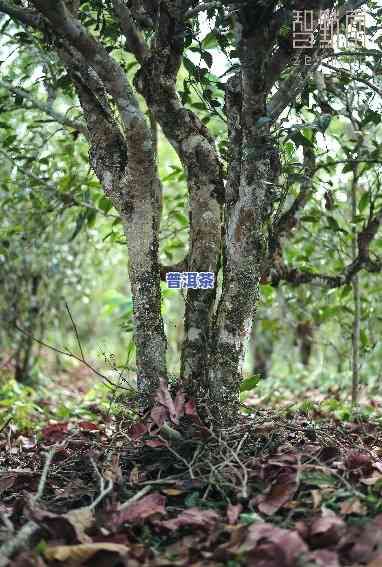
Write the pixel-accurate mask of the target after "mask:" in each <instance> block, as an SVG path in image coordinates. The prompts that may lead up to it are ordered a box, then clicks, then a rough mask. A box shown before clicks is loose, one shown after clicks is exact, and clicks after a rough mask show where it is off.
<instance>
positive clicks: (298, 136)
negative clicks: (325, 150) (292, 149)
mask: <svg viewBox="0 0 382 567" xmlns="http://www.w3.org/2000/svg"><path fill="white" fill-rule="evenodd" d="M289 137H290V139H291V140H292V142H294V143H295V144H296V146H297V147H298V146H305V147H308V148H313V147H314V145H313V143H312V142H311V141H310V140H308V138H306V137H305V136H304V135H303V134H302V133H301V132H294V133H293V134H292V135H291V136H289Z"/></svg>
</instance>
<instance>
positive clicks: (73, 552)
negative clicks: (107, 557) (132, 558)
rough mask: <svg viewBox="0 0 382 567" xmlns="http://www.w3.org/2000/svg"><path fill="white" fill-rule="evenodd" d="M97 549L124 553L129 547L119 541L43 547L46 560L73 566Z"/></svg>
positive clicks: (90, 555) (83, 560)
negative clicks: (66, 562)
mask: <svg viewBox="0 0 382 567" xmlns="http://www.w3.org/2000/svg"><path fill="white" fill-rule="evenodd" d="M98 551H110V552H114V553H118V554H119V555H122V556H123V555H126V553H127V552H128V551H129V548H128V547H127V546H126V545H122V544H120V543H106V542H105V543H85V544H81V545H57V546H54V547H47V548H45V549H44V552H43V553H44V557H45V559H48V561H52V560H56V561H67V560H68V559H69V560H70V562H71V563H70V564H71V565H73V566H75V565H76V566H77V565H81V564H82V563H84V562H85V561H88V559H90V558H91V557H93V556H94V555H95V554H96V553H98Z"/></svg>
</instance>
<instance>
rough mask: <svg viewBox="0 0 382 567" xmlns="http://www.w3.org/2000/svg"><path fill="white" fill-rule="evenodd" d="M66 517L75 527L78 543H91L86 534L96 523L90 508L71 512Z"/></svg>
mask: <svg viewBox="0 0 382 567" xmlns="http://www.w3.org/2000/svg"><path fill="white" fill-rule="evenodd" d="M64 517H65V518H66V519H67V520H69V522H70V523H71V524H72V525H73V526H74V527H75V531H76V535H77V539H78V541H80V542H81V543H90V542H91V539H90V537H89V536H88V535H87V534H86V533H85V530H88V529H89V528H90V527H91V526H92V524H93V521H94V514H93V512H92V510H89V508H88V507H85V508H78V509H77V510H71V511H70V512H68V513H67V514H64Z"/></svg>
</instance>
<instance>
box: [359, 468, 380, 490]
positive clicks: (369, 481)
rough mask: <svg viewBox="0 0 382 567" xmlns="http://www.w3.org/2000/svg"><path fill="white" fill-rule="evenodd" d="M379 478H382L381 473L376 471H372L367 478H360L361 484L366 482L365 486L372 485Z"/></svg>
mask: <svg viewBox="0 0 382 567" xmlns="http://www.w3.org/2000/svg"><path fill="white" fill-rule="evenodd" d="M379 480H382V474H380V473H379V472H377V471H374V472H373V474H372V475H371V476H368V477H367V478H361V482H362V484H366V485H367V486H373V484H376V483H377V482H378V481H379Z"/></svg>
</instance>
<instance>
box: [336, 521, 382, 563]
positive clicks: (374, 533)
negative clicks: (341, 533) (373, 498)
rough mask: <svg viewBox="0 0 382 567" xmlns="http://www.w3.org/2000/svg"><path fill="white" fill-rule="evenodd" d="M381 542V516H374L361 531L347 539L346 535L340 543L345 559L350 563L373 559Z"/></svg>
mask: <svg viewBox="0 0 382 567" xmlns="http://www.w3.org/2000/svg"><path fill="white" fill-rule="evenodd" d="M381 540H382V514H379V515H378V516H376V517H375V518H374V519H373V521H372V522H369V523H368V524H366V525H365V526H364V527H363V529H362V531H361V532H359V530H358V532H357V533H356V534H355V535H351V537H350V538H349V537H348V533H347V534H346V536H345V537H344V541H341V547H343V548H344V549H345V551H346V558H347V559H348V560H349V561H350V562H362V563H364V562H366V561H371V560H372V559H373V558H375V553H376V550H377V549H378V546H379V545H380V542H381Z"/></svg>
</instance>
